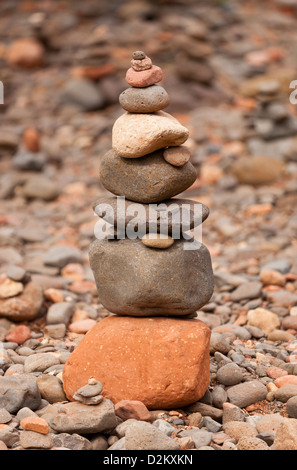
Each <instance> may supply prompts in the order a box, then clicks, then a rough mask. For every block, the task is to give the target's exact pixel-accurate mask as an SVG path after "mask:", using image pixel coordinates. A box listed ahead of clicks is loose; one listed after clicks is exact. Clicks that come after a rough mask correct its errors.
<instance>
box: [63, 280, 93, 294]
mask: <svg viewBox="0 0 297 470" xmlns="http://www.w3.org/2000/svg"><path fill="white" fill-rule="evenodd" d="M95 289H96V284H95V282H93V281H76V282H74V283H73V284H71V286H70V287H69V290H71V291H72V292H75V293H76V294H86V293H87V292H92V291H95Z"/></svg>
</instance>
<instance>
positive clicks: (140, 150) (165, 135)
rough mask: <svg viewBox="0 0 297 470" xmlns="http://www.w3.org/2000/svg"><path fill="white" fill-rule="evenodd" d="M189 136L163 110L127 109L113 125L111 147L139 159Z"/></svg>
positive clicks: (118, 153)
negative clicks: (134, 110) (137, 112)
mask: <svg viewBox="0 0 297 470" xmlns="http://www.w3.org/2000/svg"><path fill="white" fill-rule="evenodd" d="M188 137H189V131H188V129H187V128H186V127H184V126H182V125H181V124H180V123H179V122H178V121H177V119H175V118H174V117H173V116H171V115H170V114H168V113H165V112H164V111H158V112H156V113H150V114H134V113H133V114H132V113H128V112H126V113H125V114H123V115H122V116H120V117H119V118H118V119H117V120H116V122H115V123H114V125H113V129H112V148H113V150H114V151H115V153H116V154H117V155H118V156H119V157H123V158H139V157H143V156H144V155H147V154H149V153H152V152H154V151H156V150H159V149H161V148H164V147H175V146H178V145H181V144H183V143H184V142H185V141H186V140H187V138H188Z"/></svg>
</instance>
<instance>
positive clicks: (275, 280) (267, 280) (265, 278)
mask: <svg viewBox="0 0 297 470" xmlns="http://www.w3.org/2000/svg"><path fill="white" fill-rule="evenodd" d="M260 281H261V282H262V284H263V285H264V286H268V285H273V286H281V287H283V286H284V285H285V284H286V278H285V276H284V275H283V274H282V273H280V272H279V271H275V270H274V269H263V270H262V271H261V273H260Z"/></svg>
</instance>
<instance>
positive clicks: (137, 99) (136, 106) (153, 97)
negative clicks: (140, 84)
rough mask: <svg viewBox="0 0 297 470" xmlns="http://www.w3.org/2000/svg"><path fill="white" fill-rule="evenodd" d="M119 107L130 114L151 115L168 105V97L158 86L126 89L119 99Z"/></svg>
mask: <svg viewBox="0 0 297 470" xmlns="http://www.w3.org/2000/svg"><path fill="white" fill-rule="evenodd" d="M119 102H120V105H121V106H122V108H123V109H125V110H126V111H129V112H130V113H153V112H155V111H160V110H161V109H164V108H166V107H167V106H168V105H169V96H168V93H167V91H166V90H164V88H163V87H161V86H158V85H152V86H148V87H146V88H134V87H131V88H127V90H125V91H123V92H122V93H121V94H120V97H119Z"/></svg>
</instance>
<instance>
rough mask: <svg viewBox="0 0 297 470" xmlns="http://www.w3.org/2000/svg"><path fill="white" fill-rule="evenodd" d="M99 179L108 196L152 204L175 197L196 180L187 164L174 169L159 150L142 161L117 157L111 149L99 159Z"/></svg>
mask: <svg viewBox="0 0 297 470" xmlns="http://www.w3.org/2000/svg"><path fill="white" fill-rule="evenodd" d="M99 177H100V180H101V183H102V184H103V186H104V187H105V189H107V190H108V191H110V192H111V193H113V194H115V195H118V196H125V197H126V198H127V199H130V200H131V201H135V202H142V203H154V202H159V201H164V200H165V199H168V198H171V197H173V196H176V195H177V194H179V193H181V192H183V191H185V190H186V189H187V188H189V187H190V186H191V185H192V184H193V183H194V182H195V180H196V177H197V172H196V170H195V168H194V166H193V165H192V163H191V162H188V163H186V164H185V165H184V166H182V167H175V166H173V165H170V164H169V163H167V162H166V161H165V160H164V158H163V151H162V150H159V151H157V152H153V153H151V154H149V155H146V156H145V157H142V158H137V159H130V158H121V157H119V156H117V155H116V154H115V152H114V151H113V150H110V151H109V152H107V153H106V154H105V155H104V157H103V158H102V160H101V166H100V173H99Z"/></svg>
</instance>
